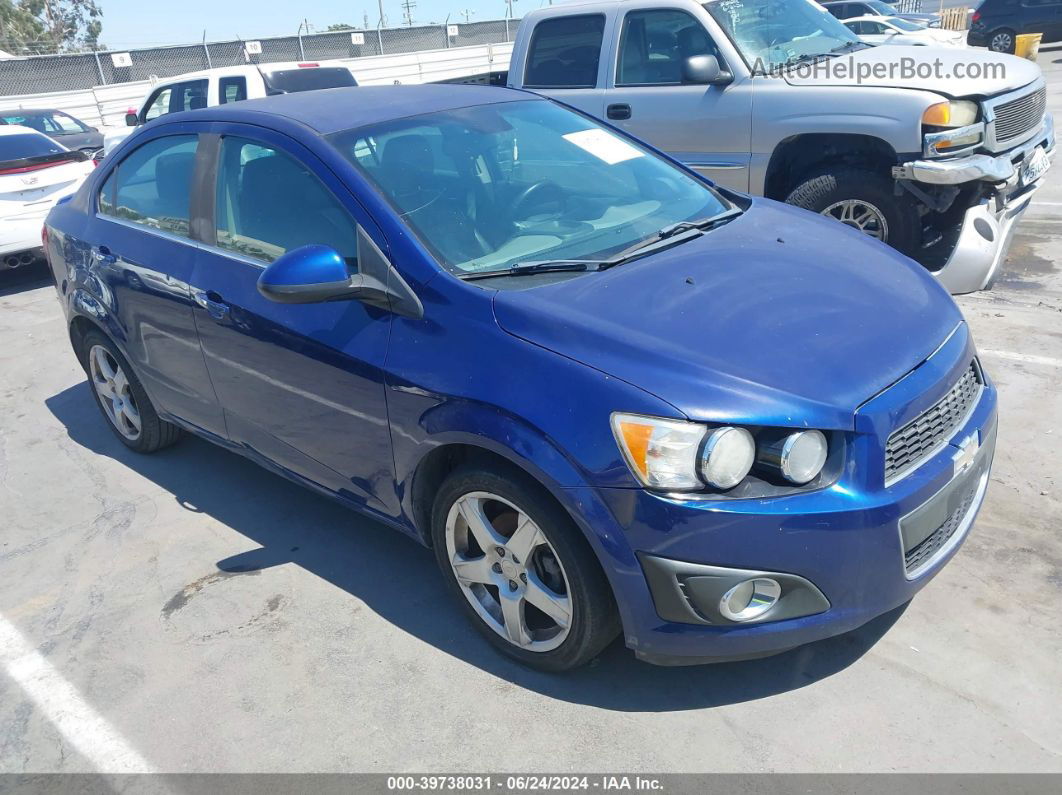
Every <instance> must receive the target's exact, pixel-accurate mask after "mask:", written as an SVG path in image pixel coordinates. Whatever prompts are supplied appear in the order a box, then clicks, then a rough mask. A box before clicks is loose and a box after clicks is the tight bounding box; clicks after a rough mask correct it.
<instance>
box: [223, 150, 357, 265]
mask: <svg viewBox="0 0 1062 795" xmlns="http://www.w3.org/2000/svg"><path fill="white" fill-rule="evenodd" d="M215 213H216V216H217V244H218V246H219V247H220V248H223V249H228V250H230V251H235V252H237V253H239V254H243V255H244V256H247V257H253V258H254V259H259V260H264V261H265V262H272V261H273V260H275V259H276V258H277V257H279V256H280V255H281V254H283V253H284V252H285V251H291V250H292V249H296V248H299V247H300V246H306V245H309V244H311V243H317V244H320V245H325V246H331V247H332V248H334V249H335V250H336V251H338V252H339V254H340V256H342V257H343V258H344V259H345V260H346V261H347V263H348V264H350V265H353V266H355V267H356V266H357V261H358V260H357V258H358V235H357V225H356V224H355V222H354V219H353V218H351V217H350V214H349V213H348V212H347V211H346V210H345V209H344V208H343V206H342V205H341V204H340V203H339V201H338V200H337V199H336V198H335V197H334V196H333V195H332V193H331V192H330V191H329V190H328V189H327V188H326V187H325V186H324V185H323V184H322V183H321V181H320V180H318V179H317V177H316V176H314V175H313V173H311V172H310V170H309V169H308V168H306V167H305V166H304V165H302V164H301V163H300V162H298V161H297V160H295V159H294V158H292V157H290V156H288V155H286V154H284V153H283V152H280V151H277V150H276V149H272V148H270V147H267V146H263V145H261V144H257V143H254V142H252V141H248V140H245V139H242V138H231V137H226V138H224V139H222V142H221V156H220V160H219V162H218V183H217V201H216V204H215Z"/></svg>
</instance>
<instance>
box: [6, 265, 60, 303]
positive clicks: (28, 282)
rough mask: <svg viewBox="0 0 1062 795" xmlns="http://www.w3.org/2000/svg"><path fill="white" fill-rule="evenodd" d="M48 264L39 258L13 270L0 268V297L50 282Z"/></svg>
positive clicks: (43, 285)
mask: <svg viewBox="0 0 1062 795" xmlns="http://www.w3.org/2000/svg"><path fill="white" fill-rule="evenodd" d="M51 283H52V282H51V278H50V274H49V273H48V265H47V264H46V263H45V262H44V261H43V260H41V261H40V262H34V263H33V264H32V265H26V266H24V267H22V268H15V269H14V270H8V269H6V268H5V269H4V270H0V298H3V297H5V296H8V295H15V294H16V293H21V292H25V291H26V290H35V289H37V288H38V287H46V286H47V285H49V284H51Z"/></svg>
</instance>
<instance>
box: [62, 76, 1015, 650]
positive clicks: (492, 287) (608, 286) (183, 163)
mask: <svg viewBox="0 0 1062 795" xmlns="http://www.w3.org/2000/svg"><path fill="white" fill-rule="evenodd" d="M44 237H45V246H46V249H47V254H48V258H49V261H50V264H51V268H52V272H53V275H54V277H55V282H56V286H57V289H58V292H59V297H60V300H61V302H62V304H63V306H64V308H65V310H66V319H67V322H68V326H69V333H70V339H71V342H72V344H73V348H74V351H75V352H76V354H77V356H78V358H79V360H80V361H81V363H82V364H83V366H84V368H85V370H86V372H87V374H88V378H89V380H90V382H91V386H92V394H93V396H94V398H95V400H96V403H97V404H98V406H99V408H100V410H101V412H102V413H103V415H104V417H105V418H106V421H107V422H108V423H109V425H110V426H111V428H112V429H113V430H114V432H115V434H116V435H117V438H118V439H119V440H120V441H121V442H122V443H123V444H125V445H126V446H128V447H129V448H131V449H132V450H135V451H138V452H142V453H150V452H154V451H156V450H159V449H161V448H163V447H166V446H167V445H170V444H172V443H174V442H176V441H177V440H178V438H179V437H180V435H181V434H182V432H191V433H194V434H197V435H199V436H202V437H204V438H206V439H209V440H210V441H213V442H216V443H217V444H219V445H222V446H224V447H227V448H230V449H232V450H235V451H237V452H239V453H242V454H243V455H246V456H248V457H249V458H252V459H253V460H255V461H257V462H259V463H260V464H262V465H263V466H266V467H268V468H269V469H271V470H273V471H275V472H278V473H280V474H282V475H285V476H286V477H289V478H291V479H293V480H296V481H298V482H299V483H303V484H305V485H306V486H309V487H311V488H313V489H315V490H317V491H319V492H321V493H323V494H327V495H329V496H331V497H333V498H335V499H337V500H339V501H340V502H342V503H344V504H346V505H349V506H351V507H353V508H357V509H358V510H361V511H364V512H365V513H367V514H369V515H371V516H372V517H374V518H376V519H378V520H380V521H382V522H385V523H387V524H390V525H393V526H394V527H396V528H397V529H398V530H400V531H402V532H405V533H408V534H409V535H411V536H413V537H415V538H417V539H419V540H420V541H421V542H423V543H424V544H425V545H427V546H429V547H431V548H432V549H433V550H434V553H435V556H436V557H437V559H438V563H439V566H440V568H441V569H442V572H443V576H444V578H445V579H446V581H447V583H448V586H449V588H450V590H452V591H453V594H454V596H455V598H456V601H457V603H458V604H459V605H460V606H461V608H462V609H463V610H465V612H466V613H467V615H468V617H469V619H470V620H471V621H472V623H473V624H475V625H476V626H477V627H478V629H479V630H480V631H481V632H482V633H483V634H484V635H485V636H486V637H487V638H488V639H489V640H490V642H492V643H493V644H494V645H495V646H496V647H497V648H498V649H500V650H501V651H502V652H504V653H506V654H509V655H511V656H512V657H515V658H516V659H518V660H520V661H521V662H523V663H525V664H527V665H531V666H536V667H539V668H543V669H548V670H562V669H567V668H571V667H574V666H577V665H580V664H582V663H585V662H586V661H587V660H589V659H591V658H592V657H593V656H594V655H596V654H598V653H599V652H600V651H601V650H602V649H603V648H604V647H605V646H606V645H607V644H608V643H609V642H610V641H612V640H613V639H614V638H615V637H616V635H618V634H619V633H621V632H622V634H623V637H624V639H625V641H626V643H627V645H628V646H629V647H630V648H631V649H633V650H634V652H635V653H636V654H637V655H638V656H639V657H640V658H642V659H645V660H648V661H650V662H655V663H663V664H685V663H696V662H706V661H712V660H724V659H742V658H752V657H758V656H764V655H768V654H772V653H776V652H780V651H783V650H786V649H790V648H792V647H794V646H798V645H800V644H804V643H808V642H809V641H814V640H817V639H820V638H825V637H828V636H832V635H836V634H839V633H842V632H846V631H848V630H851V629H853V628H855V627H858V626H860V625H861V624H863V623H865V622H866V621H868V620H870V619H871V618H874V617H875V616H878V615H880V614H882V613H884V612H886V611H889V610H891V609H893V608H895V607H898V606H899V605H902V604H903V603H905V602H907V601H908V600H909V599H911V598H912V597H913V596H914V594H915V593H916V592H917V591H918V590H919V589H920V588H921V587H922V586H924V585H925V584H926V583H927V582H928V581H929V580H930V579H931V578H932V577H933V575H935V574H936V573H937V572H938V571H940V569H941V568H942V567H943V566H944V564H945V563H946V562H947V561H948V559H949V558H950V557H951V556H952V555H953V554H954V553H955V551H956V549H957V548H958V546H959V545H960V544H961V543H962V541H963V539H964V538H965V536H966V535H967V533H968V531H969V529H970V526H971V524H972V523H973V520H974V516H975V515H976V513H977V511H978V509H979V507H980V505H981V503H982V500H983V499H984V495H985V488H986V486H987V484H988V479H989V467H990V465H991V461H992V454H993V450H994V444H995V438H996V393H995V390H994V388H993V387H992V385H991V382H990V381H989V380H988V378H987V376H986V375H985V373H984V370H983V369H982V367H981V364H980V362H979V361H978V358H977V355H976V352H975V349H974V344H973V341H972V339H971V336H970V332H969V329H968V327H967V325H966V324H965V323H964V322H963V319H962V316H961V314H960V313H959V310H958V309H957V308H956V306H955V304H954V302H953V301H952V300H951V298H950V297H949V296H948V295H947V294H946V293H945V292H944V290H943V289H941V288H940V286H939V285H938V284H937V283H936V282H935V281H934V279H933V277H932V276H931V275H930V274H928V273H927V272H926V271H925V270H924V269H923V268H922V267H920V266H918V265H916V264H915V263H913V262H911V261H910V260H908V259H906V258H904V257H903V256H901V255H900V254H898V253H897V252H895V251H893V250H892V249H890V248H888V247H887V246H884V245H882V244H880V243H878V242H876V241H874V240H871V239H869V238H867V237H865V236H864V235H861V234H860V233H858V232H856V231H854V230H851V229H847V228H845V227H843V226H841V225H839V224H837V223H836V222H835V221H831V220H827V219H823V218H821V217H818V216H815V215H812V214H810V213H807V212H805V211H803V210H798V209H794V208H791V207H787V206H784V205H782V204H778V203H775V202H772V201H768V200H765V199H752V198H749V197H748V196H745V195H743V194H739V193H734V192H731V191H728V190H724V189H722V188H718V187H715V186H713V185H712V184H711V183H710V182H708V181H706V180H705V179H703V178H702V177H700V176H698V175H697V174H695V173H694V172H692V171H689V170H687V169H686V168H684V167H683V166H681V165H679V164H678V163H676V162H675V161H673V160H671V159H670V158H668V157H667V156H665V155H663V154H661V153H660V152H658V151H656V150H654V149H653V148H652V147H650V146H647V145H646V144H644V143H641V142H640V141H638V140H636V139H634V138H631V137H629V136H627V135H625V134H623V133H622V132H619V131H617V130H615V129H612V128H611V127H609V126H607V125H604V124H602V123H600V122H597V121H595V120H593V119H591V118H589V117H587V116H585V115H582V114H580V113H577V112H575V111H572V110H570V109H568V108H566V107H564V106H562V105H560V104H557V103H555V102H552V101H550V100H546V99H542V98H540V97H536V96H535V95H533V94H528V93H524V92H520V91H513V90H508V89H500V88H488V87H474V86H421V87H403V86H395V87H379V88H365V87H362V88H340V89H331V90H324V91H317V92H312V93H303V94H292V95H285V96H277V97H270V98H266V99H261V100H253V101H247V102H240V103H237V104H233V105H225V106H221V107H217V108H210V109H204V110H197V111H192V112H189V113H177V114H173V115H167V116H164V117H162V118H160V119H158V120H156V121H154V122H152V123H150V124H147V125H145V126H144V127H142V128H141V129H139V130H138V131H137V132H135V133H134V134H133V135H132V136H131V137H130V138H129V139H127V140H126V141H125V142H124V143H123V144H122V145H121V146H120V147H119V148H117V149H116V150H115V151H114V152H113V153H112V154H111V155H110V156H109V157H108V158H107V159H106V160H105V161H104V162H103V164H102V165H101V167H100V168H99V169H97V170H96V171H95V172H94V173H93V174H92V175H91V176H90V177H89V178H88V180H87V181H86V182H85V184H84V186H83V187H82V189H81V190H80V191H79V192H78V193H77V194H76V195H75V196H74V197H73V198H72V199H71V200H68V201H65V202H63V203H62V204H60V205H58V206H57V207H56V208H55V209H54V210H53V211H52V212H51V214H50V215H49V217H48V220H47V225H46V227H45V230H44ZM206 465H207V466H209V462H206Z"/></svg>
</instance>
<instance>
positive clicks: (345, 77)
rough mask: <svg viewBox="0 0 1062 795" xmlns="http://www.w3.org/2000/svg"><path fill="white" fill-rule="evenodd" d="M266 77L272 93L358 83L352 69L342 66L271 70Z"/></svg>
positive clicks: (340, 86)
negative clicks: (351, 71)
mask: <svg viewBox="0 0 1062 795" xmlns="http://www.w3.org/2000/svg"><path fill="white" fill-rule="evenodd" d="M264 77H265V82H266V88H267V89H268V92H269V93H270V94H293V93H295V92H297V91H315V90H317V89H319V88H342V87H343V86H356V85H357V84H358V82H357V81H356V80H355V79H354V75H352V74H351V73H350V70H349V69H344V68H343V67H341V66H321V67H309V68H305V69H281V70H279V71H277V72H270V73H268V74H266V75H264Z"/></svg>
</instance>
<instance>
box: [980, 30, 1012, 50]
mask: <svg viewBox="0 0 1062 795" xmlns="http://www.w3.org/2000/svg"><path fill="white" fill-rule="evenodd" d="M987 41H988V45H987V46H988V49H989V50H991V51H992V52H1003V53H1007V54H1009V55H1013V54H1014V47H1015V45H1016V44H1017V42H1018V36H1017V34H1016V33H1015V32H1014V31H1013V30H1011V29H1010V28H999V29H997V30H993V31H992V32H991V33H989V34H988V37H987Z"/></svg>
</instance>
